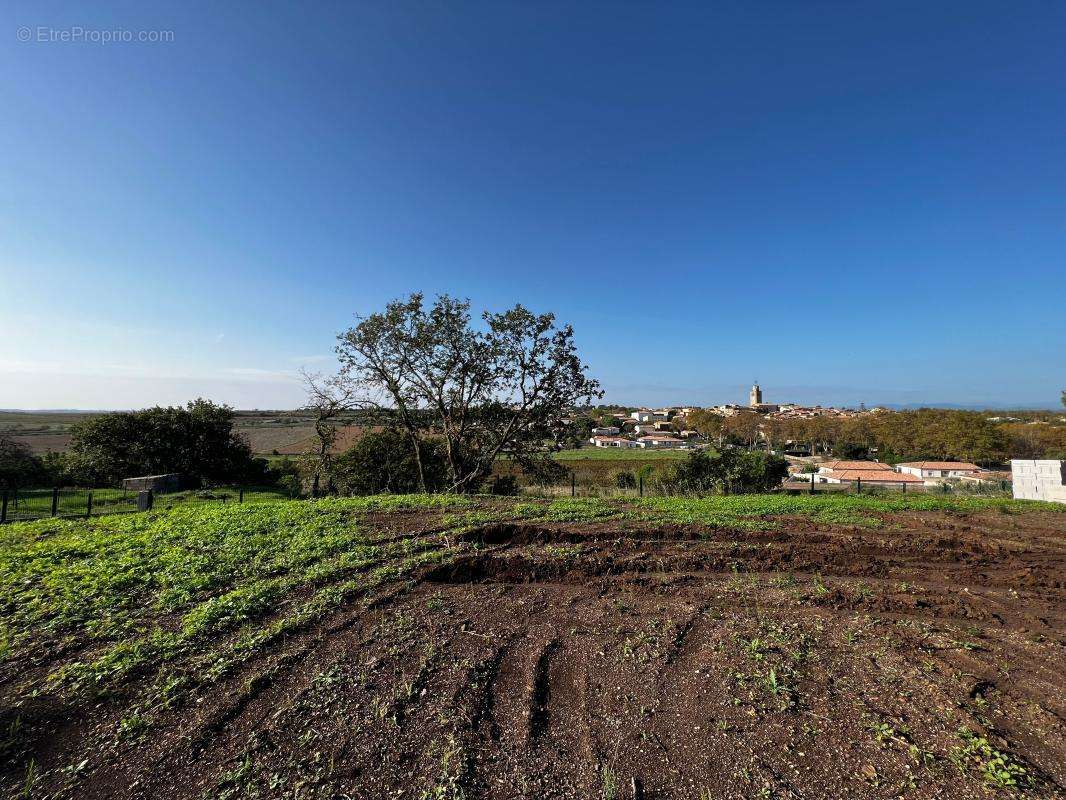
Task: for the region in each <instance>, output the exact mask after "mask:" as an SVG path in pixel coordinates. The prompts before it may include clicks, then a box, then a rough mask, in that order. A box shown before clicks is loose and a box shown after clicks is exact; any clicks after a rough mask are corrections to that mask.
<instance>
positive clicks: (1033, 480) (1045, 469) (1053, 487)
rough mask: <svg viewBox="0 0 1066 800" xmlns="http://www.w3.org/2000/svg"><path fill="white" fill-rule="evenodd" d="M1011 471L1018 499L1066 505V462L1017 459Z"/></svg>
mask: <svg viewBox="0 0 1066 800" xmlns="http://www.w3.org/2000/svg"><path fill="white" fill-rule="evenodd" d="M1010 471H1011V475H1012V476H1013V478H1014V483H1013V493H1014V496H1015V497H1016V498H1017V499H1019V500H1047V501H1050V502H1052V503H1066V461H1056V460H1054V459H1039V460H1033V459H1020V458H1015V459H1011V462H1010Z"/></svg>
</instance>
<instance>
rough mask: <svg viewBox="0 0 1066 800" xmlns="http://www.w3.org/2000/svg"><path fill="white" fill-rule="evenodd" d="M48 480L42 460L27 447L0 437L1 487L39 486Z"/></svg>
mask: <svg viewBox="0 0 1066 800" xmlns="http://www.w3.org/2000/svg"><path fill="white" fill-rule="evenodd" d="M46 480H47V471H46V470H45V467H44V464H43V463H42V462H41V459H39V458H37V456H35V455H33V453H31V452H30V449H29V448H28V447H26V445H24V444H21V443H20V442H16V441H15V440H14V439H8V438H6V437H3V436H0V486H3V487H6V488H18V487H20V486H39V485H41V484H42V483H45V482H46Z"/></svg>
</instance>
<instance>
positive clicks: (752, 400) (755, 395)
mask: <svg viewBox="0 0 1066 800" xmlns="http://www.w3.org/2000/svg"><path fill="white" fill-rule="evenodd" d="M748 405H749V406H758V405H762V389H760V388H759V382H758V381H755V383H753V384H752V385H751V391H750V392H748Z"/></svg>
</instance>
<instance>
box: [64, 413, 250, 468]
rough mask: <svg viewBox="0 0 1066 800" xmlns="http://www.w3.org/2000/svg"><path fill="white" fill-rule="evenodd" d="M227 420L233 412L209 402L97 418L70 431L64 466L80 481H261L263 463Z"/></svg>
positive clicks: (231, 422) (230, 418)
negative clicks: (170, 476) (171, 476)
mask: <svg viewBox="0 0 1066 800" xmlns="http://www.w3.org/2000/svg"><path fill="white" fill-rule="evenodd" d="M233 418H234V412H233V409H231V408H230V407H229V406H224V405H215V404H214V403H212V402H210V401H209V400H194V401H193V402H191V403H188V404H187V405H186V406H184V407H181V406H178V407H167V408H162V407H158V406H157V407H155V408H149V409H145V410H144V411H131V412H121V413H117V414H102V415H100V416H98V417H94V418H93V419H90V420H87V421H85V422H82V423H80V424H79V425H76V426H75V427H74V430H73V432H72V437H71V446H70V451H69V454H68V458H67V462H68V463H67V466H68V468H69V470H70V471H71V473H73V475H74V476H75V477H76V478H77V479H78V480H79V481H81V482H86V483H114V482H116V481H118V480H120V479H122V478H128V477H131V476H136V475H155V474H161V473H168V472H179V473H181V474H182V476H183V477H184V478H185V480H186V481H188V482H190V483H194V484H199V483H225V482H230V481H242V480H253V479H256V478H261V477H262V472H263V466H264V465H263V463H262V462H257V461H256V460H255V459H253V458H252V453H251V450H250V449H249V447H248V444H247V443H246V442H245V441H244V440H243V439H241V438H240V437H239V436H238V435H237V434H236V432H235V431H234V430H233Z"/></svg>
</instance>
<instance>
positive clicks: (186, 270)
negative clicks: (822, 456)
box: [0, 1, 1066, 408]
mask: <svg viewBox="0 0 1066 800" xmlns="http://www.w3.org/2000/svg"><path fill="white" fill-rule="evenodd" d="M78 26H80V28H81V29H82V30H83V31H85V33H83V34H80V35H81V36H82V37H83V38H87V37H88V36H90V35H93V34H91V33H90V32H102V31H130V32H131V35H132V36H133V37H135V38H136V37H137V36H139V32H140V31H170V32H172V34H169V35H170V37H171V38H172V41H169V42H143V43H142V42H139V41H132V42H124V41H113V42H110V43H104V42H98V41H62V40H61V37H62V36H63V35H64V32H71V31H74V30H75V29H76V28H77V27H78ZM26 35H28V36H29V38H30V40H29V41H20V37H23V38H24V37H25V36H26ZM69 35H75V34H72V33H71V34H69ZM100 35H102V34H100ZM1064 41H1066V5H1064V4H1060V3H1050V2H1015V3H980V2H967V3H927V2H913V3H908V2H885V3H855V2H847V3H845V2H841V3H795V2H782V3H739V2H738V3H720V4H719V3H693V4H669V3H631V2H619V3H574V4H563V3H554V2H528V3H504V2H492V3H461V2H460V3H443V2H440V3H425V2H419V3H402V2H392V1H390V2H380V3H369V2H367V3H337V4H324V3H323V4H309V5H308V4H296V3H289V4H270V3H267V4H262V3H244V4H238V3H227V4H223V3H218V4H206V3H205V4H197V3H181V4H177V3H174V4H168V5H156V4H153V3H146V2H137V3H128V4H106V7H105V5H104V4H92V7H90V6H87V5H85V4H69V5H68V4H52V3H47V2H45V3H39V2H33V3H29V2H27V3H21V4H19V3H9V4H5V5H4V7H3V9H2V10H0V93H2V95H0V97H2V102H3V108H4V113H3V114H2V115H0V286H2V287H3V289H2V290H0V298H2V300H0V407H21V408H47V407H54V408H115V407H117V408H122V407H139V406H144V405H149V404H154V403H175V402H182V401H184V400H187V399H190V398H192V397H195V396H198V395H203V396H208V397H211V398H214V399H216V400H220V401H225V402H229V403H231V404H234V405H237V406H240V407H260V408H273V407H288V406H293V405H295V404H298V403H299V402H300V401H301V399H302V397H303V394H302V391H301V389H300V386H299V383H298V381H297V379H296V377H295V375H296V373H295V371H296V370H297V369H298V368H299V367H301V366H307V367H310V368H313V369H325V370H328V369H329V368H330V363H331V362H330V356H331V351H332V346H333V344H334V337H335V335H336V333H337V332H338V331H339V330H341V329H342V328H344V327H345V326H347V325H348V324H350V322H351V320H352V317H353V315H354V314H356V313H367V312H371V311H373V310H375V309H378V308H380V307H381V306H382V305H383V304H384V303H385V302H386V301H387V300H388V299H390V298H393V297H398V296H402V295H406V294H407V293H409V292H411V291H416V290H417V291H423V292H425V293H427V294H430V295H432V294H434V293H438V292H448V293H451V294H453V295H458V296H463V297H469V298H470V299H471V300H472V301H473V303H474V304H475V306H477V307H479V308H485V307H487V308H491V309H501V308H503V307H506V306H510V305H512V304H514V303H516V302H521V303H523V304H525V305H527V306H529V307H531V308H533V309H535V310H538V311H541V310H551V311H554V312H556V314H557V315H558V316H559V317H560V318H561V319H562V320H564V321H568V322H570V323H572V324H573V325H574V327H575V329H576V331H577V337H578V341H579V344H580V348H581V351H582V352H583V354H584V356H585V358H586V360H587V361H588V363H589V365H590V368H591V372H592V374H594V375H595V376H597V377H599V378H600V379H601V380H602V382H603V384H604V386H605V388H606V389H607V391H608V396H607V400H609V401H614V402H620V403H632V404H635V403H647V404H660V403H693V404H711V403H716V402H738V401H742V400H743V399H744V398H745V397H746V386H747V385H748V384H749V383H750V382H751V380H752V379H754V378H758V379H759V380H760V381H761V383H762V384H763V386H764V389H765V392H766V397H767V400H769V401H784V400H793V401H799V402H821V403H825V404H829V403H838V404H844V403H847V404H857V403H858V402H860V401H865V402H866V403H867V404H870V405H872V404H876V403H947V402H953V403H960V404H967V405H981V404H1021V405H1033V404H1041V405H1054V404H1055V403H1056V402H1057V400H1058V392H1059V390H1060V389H1061V388H1062V386H1063V385H1066V135H1064V131H1066V47H1063V42H1064Z"/></svg>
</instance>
